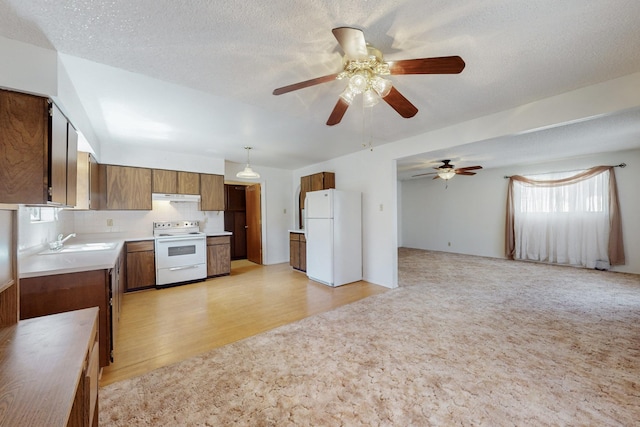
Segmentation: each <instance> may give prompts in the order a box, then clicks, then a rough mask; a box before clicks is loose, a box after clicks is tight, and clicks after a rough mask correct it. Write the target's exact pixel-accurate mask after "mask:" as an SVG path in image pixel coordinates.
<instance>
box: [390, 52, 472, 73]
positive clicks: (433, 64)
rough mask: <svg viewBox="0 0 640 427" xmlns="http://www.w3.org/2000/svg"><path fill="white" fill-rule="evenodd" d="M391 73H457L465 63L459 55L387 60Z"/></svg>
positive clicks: (462, 68)
mask: <svg viewBox="0 0 640 427" xmlns="http://www.w3.org/2000/svg"><path fill="white" fill-rule="evenodd" d="M387 63H388V64H389V71H390V72H391V74H458V73H460V72H462V70H464V66H465V63H464V61H463V60H462V58H460V57H459V56H441V57H437V58H418V59H404V60H400V61H387Z"/></svg>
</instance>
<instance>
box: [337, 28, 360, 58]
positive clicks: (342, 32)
mask: <svg viewBox="0 0 640 427" xmlns="http://www.w3.org/2000/svg"><path fill="white" fill-rule="evenodd" d="M331 32H333V35H334V37H335V38H336V40H338V44H339V45H340V47H342V50H343V51H344V53H345V55H347V57H348V58H350V59H366V58H367V42H366V41H365V40H364V33H363V32H362V30H359V29H358V28H352V27H338V28H334V29H333V30H331Z"/></svg>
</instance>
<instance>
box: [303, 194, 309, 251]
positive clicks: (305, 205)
mask: <svg viewBox="0 0 640 427" xmlns="http://www.w3.org/2000/svg"><path fill="white" fill-rule="evenodd" d="M308 203H309V201H308V200H307V196H306V195H305V196H304V209H303V211H304V222H303V224H304V227H302V231H303V232H304V240H307V224H309V221H307V212H309V205H308Z"/></svg>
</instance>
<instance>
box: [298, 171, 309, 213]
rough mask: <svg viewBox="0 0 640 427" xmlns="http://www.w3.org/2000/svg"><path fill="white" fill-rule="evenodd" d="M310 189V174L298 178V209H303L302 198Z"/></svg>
mask: <svg viewBox="0 0 640 427" xmlns="http://www.w3.org/2000/svg"><path fill="white" fill-rule="evenodd" d="M309 191H311V175H309V176H303V177H302V178H300V209H304V198H305V197H306V196H307V192H309Z"/></svg>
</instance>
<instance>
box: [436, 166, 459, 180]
mask: <svg viewBox="0 0 640 427" xmlns="http://www.w3.org/2000/svg"><path fill="white" fill-rule="evenodd" d="M455 175H456V171H455V170H454V169H451V168H444V169H440V170H439V171H438V176H439V177H440V178H442V179H444V180H445V181H446V180H449V179H451V178H453V177H454V176H455Z"/></svg>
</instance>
